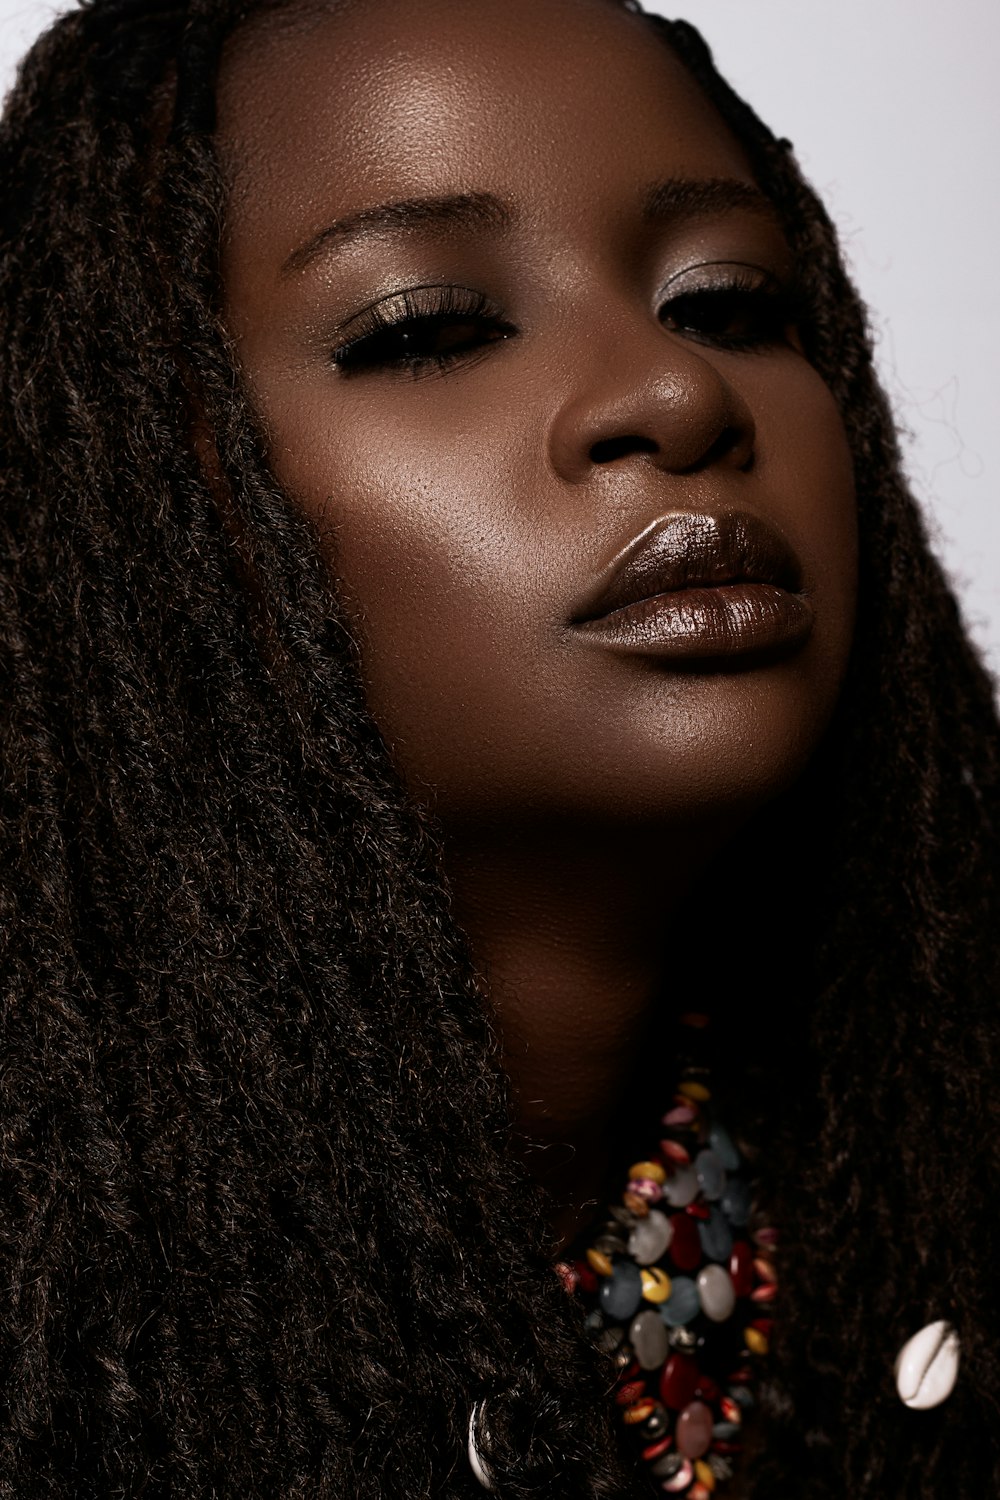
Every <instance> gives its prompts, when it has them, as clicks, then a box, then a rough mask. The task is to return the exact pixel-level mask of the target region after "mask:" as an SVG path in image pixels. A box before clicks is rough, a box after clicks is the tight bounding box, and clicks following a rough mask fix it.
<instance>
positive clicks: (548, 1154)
mask: <svg viewBox="0 0 1000 1500" xmlns="http://www.w3.org/2000/svg"><path fill="white" fill-rule="evenodd" d="M721 841H722V836H721V834H720V835H716V836H714V837H713V835H712V834H711V833H709V832H706V830H705V829H704V828H699V829H698V830H697V831H695V830H690V831H688V830H685V831H683V832H681V833H674V834H673V835H671V836H669V837H664V838H662V839H659V838H657V839H651V837H650V833H649V831H648V830H646V831H644V832H643V833H642V834H641V835H617V836H615V837H614V838H608V839H606V840H604V841H603V842H598V841H597V840H595V839H594V838H593V837H587V838H583V837H580V838H569V839H567V838H561V839H557V838H555V837H553V836H552V834H551V831H546V832H545V833H544V834H541V835H539V836H538V837H532V836H531V835H530V834H527V835H526V834H525V832H524V830H518V831H517V833H516V834H511V833H507V834H504V835H498V836H497V837H496V839H494V840H491V841H489V842H488V843H487V842H484V841H483V840H477V842H476V844H475V846H474V847H472V846H464V847H463V846H462V845H461V844H459V843H458V842H457V841H456V842H454V843H452V844H451V845H450V847H449V848H448V849H447V850H446V856H447V859H448V865H449V875H450V877H451V881H452V886H453V889H454V891H455V902H456V912H457V916H458V919H459V922H460V923H461V925H462V926H463V928H464V930H465V932H466V935H467V937H468V939H469V942H470V945H471V949H472V953H473V957H474V959H475V961H476V963H477V965H478V967H479V968H480V970H481V972H482V973H483V975H484V978H485V980H486V983H487V986H488V991H489V995H490V1000H491V1004H492V1006H493V1008H494V1011H495V1014H496V1017H497V1020H498V1023H499V1028H500V1032H501V1037H502V1041H503V1053H504V1065H505V1067H506V1070H507V1072H508V1075H509V1077H510V1080H511V1084H512V1088H513V1098H514V1108H515V1121H514V1127H515V1142H516V1145H517V1149H518V1150H519V1151H520V1153H521V1155H522V1157H523V1159H524V1161H525V1163H526V1165H527V1167H528V1168H529V1170H530V1171H531V1173H532V1174H533V1175H534V1176H535V1177H536V1179H537V1180H538V1181H539V1182H541V1183H542V1184H543V1185H544V1186H545V1187H546V1188H547V1189H548V1190H549V1192H550V1194H551V1198H552V1205H553V1213H552V1222H553V1229H554V1233H555V1237H556V1240H557V1242H558V1243H559V1244H560V1245H562V1244H565V1243H566V1241H567V1240H568V1239H570V1238H572V1236H573V1234H574V1233H575V1232H576V1231H577V1230H578V1229H579V1228H580V1227H581V1226H582V1225H583V1224H584V1223H585V1222H586V1221H587V1219H588V1218H589V1217H590V1215H591V1213H592V1210H593V1205H594V1204H595V1203H596V1202H598V1201H600V1199H601V1198H602V1197H603V1195H604V1192H605V1185H606V1177H607V1173H608V1168H609V1165H610V1160H611V1155H612V1142H613V1138H614V1134H615V1123H616V1120H617V1118H618V1117H619V1115H620V1113H621V1111H622V1109H623V1106H624V1105H625V1104H626V1103H627V1102H629V1101H628V1097H627V1096H628V1093H629V1084H630V1081H631V1080H632V1078H633V1076H634V1074H635V1073H636V1071H637V1068H638V1064H639V1061H640V1054H641V1050H642V1044H643V1038H644V1036H645V1035H646V1033H647V1031H648V1028H649V1025H650V1021H651V1020H652V1019H653V1018H654V1016H655V1014H656V1013H657V1012H658V1011H661V1010H662V1008H663V1007H668V1008H670V1009H671V1010H672V1009H675V1008H676V1009H686V1008H689V1007H690V1006H691V1004H692V1001H693V999H696V998H697V997H692V996H691V995H690V993H687V992H685V993H684V994H673V993H672V991H671V984H670V971H671V967H672V964H671V954H672V945H673V944H674V943H675V942H676V941H677V938H676V936H674V935H672V934H671V931H670V921H669V919H670V915H671V912H672V911H674V910H675V908H676V906H677V904H678V903H679V901H680V900H681V898H682V897H683V896H684V895H686V894H687V892H688V891H689V890H690V888H691V885H692V884H693V882H694V881H695V880H696V879H697V877H698V876H699V875H700V874H701V873H702V871H703V869H704V867H705V865H706V864H707V863H708V861H709V859H710V857H711V855H712V854H713V853H714V852H715V851H716V849H717V848H718V846H719V844H720V843H721ZM651 846H655V847H651Z"/></svg>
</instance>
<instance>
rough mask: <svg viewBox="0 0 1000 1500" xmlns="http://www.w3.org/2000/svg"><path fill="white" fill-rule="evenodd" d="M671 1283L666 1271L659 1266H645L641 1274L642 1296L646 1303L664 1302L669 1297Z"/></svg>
mask: <svg viewBox="0 0 1000 1500" xmlns="http://www.w3.org/2000/svg"><path fill="white" fill-rule="evenodd" d="M670 1292H671V1282H670V1277H669V1276H668V1275H667V1273H666V1271H661V1270H660V1268H659V1266H646V1267H644V1269H643V1272H642V1295H643V1296H644V1297H645V1299H646V1301H647V1302H666V1300H667V1298H668V1297H669V1296H670Z"/></svg>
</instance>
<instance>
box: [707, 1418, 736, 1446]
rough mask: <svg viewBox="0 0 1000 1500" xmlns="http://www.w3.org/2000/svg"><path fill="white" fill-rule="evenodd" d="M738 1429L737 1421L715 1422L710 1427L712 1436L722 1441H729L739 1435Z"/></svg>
mask: <svg viewBox="0 0 1000 1500" xmlns="http://www.w3.org/2000/svg"><path fill="white" fill-rule="evenodd" d="M740 1430H741V1429H740V1425H739V1423H738V1422H716V1424H715V1426H714V1427H713V1428H712V1437H713V1438H718V1439H719V1441H720V1442H722V1443H731V1442H732V1441H733V1439H734V1438H738V1437H739V1435H740Z"/></svg>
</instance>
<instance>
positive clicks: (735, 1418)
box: [721, 1396, 743, 1426]
mask: <svg viewBox="0 0 1000 1500" xmlns="http://www.w3.org/2000/svg"><path fill="white" fill-rule="evenodd" d="M721 1405H722V1415H723V1417H724V1418H725V1420H726V1421H727V1422H735V1423H736V1424H737V1426H742V1425H743V1408H742V1406H741V1405H740V1403H739V1402H738V1401H734V1400H733V1398H732V1396H723V1398H722V1403H721Z"/></svg>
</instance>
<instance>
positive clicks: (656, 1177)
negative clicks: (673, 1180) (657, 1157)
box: [628, 1161, 667, 1187]
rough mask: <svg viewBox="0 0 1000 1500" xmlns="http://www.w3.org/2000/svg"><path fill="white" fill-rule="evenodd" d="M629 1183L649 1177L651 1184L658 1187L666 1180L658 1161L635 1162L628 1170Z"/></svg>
mask: <svg viewBox="0 0 1000 1500" xmlns="http://www.w3.org/2000/svg"><path fill="white" fill-rule="evenodd" d="M628 1177H629V1182H636V1181H638V1179H639V1178H640V1177H649V1178H651V1179H652V1181H653V1182H656V1183H659V1185H660V1187H662V1186H663V1184H664V1183H665V1182H666V1180H667V1174H666V1172H664V1170H663V1168H662V1167H661V1166H660V1163H659V1162H658V1161H637V1162H635V1164H634V1165H633V1166H631V1167H629V1169H628Z"/></svg>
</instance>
